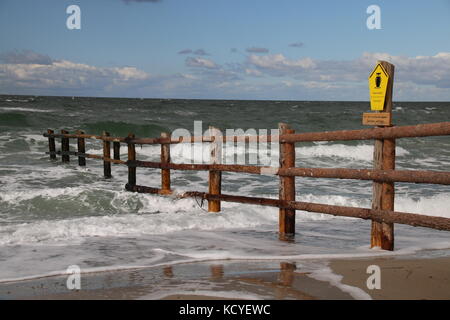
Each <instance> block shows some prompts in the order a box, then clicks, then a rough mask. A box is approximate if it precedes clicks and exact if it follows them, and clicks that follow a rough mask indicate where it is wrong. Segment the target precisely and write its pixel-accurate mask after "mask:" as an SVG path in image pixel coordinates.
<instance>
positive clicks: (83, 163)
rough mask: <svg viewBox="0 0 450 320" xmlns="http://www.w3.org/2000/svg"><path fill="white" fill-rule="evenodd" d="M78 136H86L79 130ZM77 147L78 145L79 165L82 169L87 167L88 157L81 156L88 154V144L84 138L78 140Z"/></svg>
mask: <svg viewBox="0 0 450 320" xmlns="http://www.w3.org/2000/svg"><path fill="white" fill-rule="evenodd" d="M77 134H84V132H83V131H81V130H77ZM77 145H78V153H79V154H78V165H79V166H81V167H84V166H86V157H84V156H81V155H80V154H85V153H86V144H85V140H84V138H80V137H78V138H77Z"/></svg>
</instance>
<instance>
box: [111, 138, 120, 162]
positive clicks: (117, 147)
mask: <svg viewBox="0 0 450 320" xmlns="http://www.w3.org/2000/svg"><path fill="white" fill-rule="evenodd" d="M113 149H114V160H120V142H119V141H114V142H113Z"/></svg>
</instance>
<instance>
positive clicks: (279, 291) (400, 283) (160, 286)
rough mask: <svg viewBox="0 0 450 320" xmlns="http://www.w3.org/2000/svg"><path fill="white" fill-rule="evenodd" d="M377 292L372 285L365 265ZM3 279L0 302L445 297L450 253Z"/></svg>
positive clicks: (231, 263) (206, 264)
mask: <svg viewBox="0 0 450 320" xmlns="http://www.w3.org/2000/svg"><path fill="white" fill-rule="evenodd" d="M373 265H375V266H378V267H379V269H380V280H381V281H380V284H381V288H380V289H369V288H368V286H367V279H368V278H369V277H370V276H371V273H368V272H367V271H368V267H369V266H373ZM66 282H67V276H54V277H45V278H40V279H33V280H24V281H16V282H8V283H0V299H37V300H53V299H55V300H61V299H62V300H72V299H74V300H79V299H81V300H95V299H114V300H122V299H127V300H128V299H139V300H141V299H144V300H160V299H161V300H235V299H238V300H284V299H287V300H330V299H331V300H336V299H337V300H351V299H364V300H365V299H374V300H379V299H382V300H385V299H386V300H390V299H420V300H421V299H439V300H440V299H444V300H447V299H450V256H449V255H446V256H438V257H421V256H417V255H416V256H393V257H392V256H391V257H372V258H346V259H329V260H315V261H270V262H267V261H232V260H228V261H210V262H196V263H186V264H180V265H174V266H171V265H166V266H158V267H149V268H143V269H135V270H122V271H106V272H98V273H92V274H82V275H81V290H74V291H71V290H68V289H67V286H66Z"/></svg>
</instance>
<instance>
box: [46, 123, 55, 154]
mask: <svg viewBox="0 0 450 320" xmlns="http://www.w3.org/2000/svg"><path fill="white" fill-rule="evenodd" d="M47 133H48V134H49V136H48V152H49V154H50V159H51V160H56V144H55V137H53V136H51V135H52V134H54V133H55V132H54V131H53V130H50V129H48V130H47Z"/></svg>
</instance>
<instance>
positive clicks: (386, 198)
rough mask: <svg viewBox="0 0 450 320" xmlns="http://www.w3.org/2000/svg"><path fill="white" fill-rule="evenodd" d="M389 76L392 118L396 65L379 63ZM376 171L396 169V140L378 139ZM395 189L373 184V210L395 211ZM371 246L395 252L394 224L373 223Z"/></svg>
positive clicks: (388, 102) (388, 101)
mask: <svg viewBox="0 0 450 320" xmlns="http://www.w3.org/2000/svg"><path fill="white" fill-rule="evenodd" d="M378 63H380V64H381V65H382V66H383V68H384V69H385V70H386V72H387V73H388V75H389V82H388V86H387V91H386V98H385V102H384V110H383V111H384V112H388V113H390V114H391V117H392V92H393V84H394V70H395V67H394V65H392V64H390V63H389V62H386V61H378ZM374 169H380V170H393V169H395V139H377V140H375V148H374ZM394 198H395V187H394V183H393V182H377V181H374V182H373V198H372V209H378V210H391V211H394ZM370 246H371V247H372V248H373V247H380V248H382V249H384V250H390V251H392V250H394V224H393V223H385V222H377V221H372V231H371V241H370Z"/></svg>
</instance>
